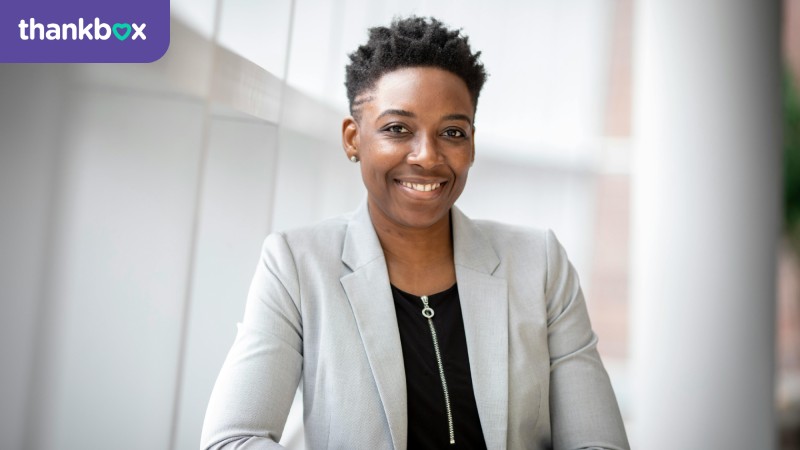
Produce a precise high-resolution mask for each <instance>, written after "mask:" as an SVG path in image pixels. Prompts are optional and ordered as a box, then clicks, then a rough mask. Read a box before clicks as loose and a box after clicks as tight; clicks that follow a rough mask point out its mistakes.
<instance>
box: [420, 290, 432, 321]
mask: <svg viewBox="0 0 800 450" xmlns="http://www.w3.org/2000/svg"><path fill="white" fill-rule="evenodd" d="M420 300H422V304H423V305H425V307H424V308H422V315H423V316H424V317H425V318H426V319H430V318H431V317H433V308H431V307H430V306H428V296H427V295H423V296H422V297H420Z"/></svg>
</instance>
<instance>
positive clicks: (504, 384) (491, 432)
mask: <svg viewBox="0 0 800 450" xmlns="http://www.w3.org/2000/svg"><path fill="white" fill-rule="evenodd" d="M451 221H452V224H453V225H452V226H453V254H454V259H455V266H456V282H457V283H458V292H459V298H460V301H461V312H462V316H463V320H464V330H465V333H466V337H467V350H468V354H469V360H470V361H469V362H470V371H471V375H472V385H473V390H474V392H475V401H476V404H477V406H478V413H479V416H480V420H481V427H482V429H483V435H484V438H485V440H486V446H487V448H497V449H504V448H506V435H507V422H508V298H507V285H506V280H504V279H502V278H499V277H495V276H493V275H492V274H493V273H494V272H495V270H496V269H497V267H498V266H499V264H500V258H499V257H498V255H497V252H496V251H495V250H494V248H493V247H492V245H491V242H490V241H489V240H488V239H487V237H486V236H485V235H484V234H483V232H482V231H481V230H480V228H479V227H478V225H477V224H476V223H475V222H473V221H472V220H470V219H469V218H468V217H466V216H465V215H464V214H463V213H462V212H461V211H460V210H459V209H458V208H457V207H455V206H453V207H452V208H451ZM342 261H343V262H344V264H346V265H347V267H349V268H350V270H352V272H351V273H349V274H346V275H344V276H343V277H342V278H341V283H342V286H343V287H344V289H345V292H346V293H347V297H348V299H349V300H350V305H351V307H352V309H353V314H354V316H355V319H356V323H357V325H358V327H359V332H360V333H361V337H362V342H363V344H364V349H365V352H366V354H367V358H368V359H369V362H370V367H371V368H372V374H373V377H374V378H375V382H376V385H377V387H378V393H379V395H380V397H381V401H382V403H383V407H384V412H385V413H386V417H387V422H388V423H389V429H390V431H391V436H392V442H393V444H394V448H395V449H397V450H402V449H405V448H406V445H407V437H408V417H407V414H408V406H407V397H406V379H405V368H404V366H403V358H402V348H401V344H400V334H399V331H398V328H397V316H396V313H395V309H394V300H393V299H392V293H391V288H390V284H389V274H388V270H387V268H386V260H385V259H384V255H383V249H382V248H381V245H380V241H379V240H378V236H377V234H376V233H375V229H374V227H373V225H372V220H371V219H370V216H369V211H368V207H367V202H366V201H364V202H362V204H361V205H360V206H359V208H358V209H357V210H356V211H355V212H354V213H353V215H352V216H351V218H350V221H349V223H348V226H347V231H346V235H345V240H344V248H343V251H342Z"/></svg>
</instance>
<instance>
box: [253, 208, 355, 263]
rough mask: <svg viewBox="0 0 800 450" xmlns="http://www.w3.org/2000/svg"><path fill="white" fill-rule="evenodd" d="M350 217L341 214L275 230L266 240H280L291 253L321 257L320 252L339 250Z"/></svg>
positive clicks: (349, 215)
mask: <svg viewBox="0 0 800 450" xmlns="http://www.w3.org/2000/svg"><path fill="white" fill-rule="evenodd" d="M351 215H352V214H342V215H339V216H336V217H331V218H328V219H325V220H322V221H320V222H317V223H314V224H311V225H304V226H298V227H294V228H287V229H282V230H276V231H273V232H272V233H270V234H269V236H267V240H270V239H280V240H282V241H284V242H285V245H286V246H287V247H288V248H289V249H290V250H291V251H292V252H293V253H303V252H312V253H315V254H317V255H318V256H322V255H320V252H329V251H331V250H336V249H337V248H338V249H341V246H342V242H343V241H344V235H345V233H346V231H347V224H348V222H349V221H350V217H351ZM339 254H341V251H339Z"/></svg>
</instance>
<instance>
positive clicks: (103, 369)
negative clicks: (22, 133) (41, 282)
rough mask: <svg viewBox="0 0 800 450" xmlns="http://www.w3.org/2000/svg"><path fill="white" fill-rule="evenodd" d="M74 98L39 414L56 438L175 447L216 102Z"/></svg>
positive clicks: (46, 438)
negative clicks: (208, 115) (180, 368)
mask: <svg viewBox="0 0 800 450" xmlns="http://www.w3.org/2000/svg"><path fill="white" fill-rule="evenodd" d="M69 110H70V114H69V117H68V118H66V119H65V128H66V130H67V131H66V137H65V139H64V149H65V158H64V161H65V163H64V166H63V167H62V170H63V175H62V179H63V180H64V182H63V184H62V186H61V192H60V193H59V195H58V200H57V201H58V202H59V205H60V211H61V215H60V216H59V217H57V218H56V225H57V228H56V229H55V234H54V242H55V245H54V248H53V251H52V253H50V254H49V255H48V259H49V260H50V261H51V268H50V271H51V273H52V274H53V276H52V279H51V280H49V282H50V283H51V284H50V289H49V292H50V297H49V298H47V299H46V302H47V303H46V305H47V308H48V309H47V313H48V314H47V316H46V317H45V321H44V329H43V331H44V332H45V333H46V345H47V349H46V351H45V353H44V355H42V357H43V358H46V360H47V363H46V364H45V370H46V371H47V374H48V377H47V379H46V380H45V381H44V383H43V385H42V386H40V389H39V391H40V392H42V395H43V397H42V400H41V401H40V403H39V404H38V412H39V417H38V418H37V422H38V423H36V424H33V427H34V430H37V431H38V430H46V431H44V432H42V433H38V434H39V438H40V440H41V443H40V444H41V445H40V448H44V449H59V450H63V449H108V448H114V449H116V450H127V449H130V450H139V449H144V448H148V449H158V448H165V446H166V445H167V441H168V438H169V431H170V419H171V413H172V409H173V401H174V395H175V383H176V378H175V377H176V370H177V363H176V362H177V361H178V346H179V332H180V323H181V314H182V305H183V302H184V296H185V288H186V282H187V270H188V268H189V266H190V265H189V254H190V246H191V225H192V220H193V214H194V204H195V194H196V182H197V173H198V164H199V156H200V149H201V136H202V125H203V105H202V103H200V102H195V101H188V100H185V99H178V98H169V97H167V98H163V97H157V96H147V95H141V94H137V93H135V92H131V93H120V92H109V91H95V90H80V91H76V92H74V93H73V96H72V101H71V103H70V107H69Z"/></svg>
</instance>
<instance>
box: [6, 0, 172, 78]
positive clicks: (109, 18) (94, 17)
mask: <svg viewBox="0 0 800 450" xmlns="http://www.w3.org/2000/svg"><path fill="white" fill-rule="evenodd" d="M168 47H169V0H127V1H120V0H0V63H101V62H108V63H126V62H128V63H147V62H153V61H156V60H157V59H159V58H161V57H162V56H164V53H166V52H167V48H168Z"/></svg>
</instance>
